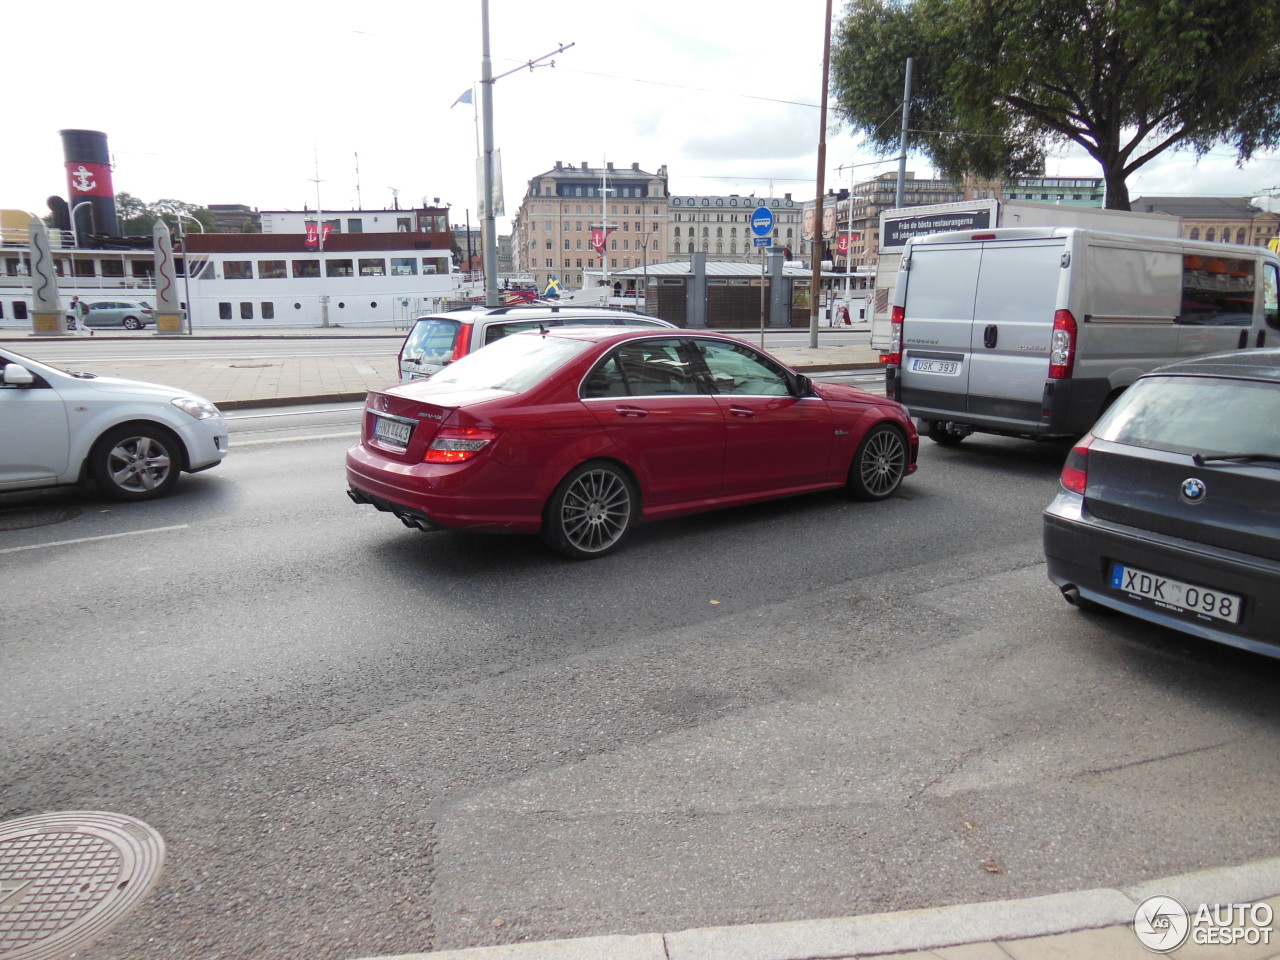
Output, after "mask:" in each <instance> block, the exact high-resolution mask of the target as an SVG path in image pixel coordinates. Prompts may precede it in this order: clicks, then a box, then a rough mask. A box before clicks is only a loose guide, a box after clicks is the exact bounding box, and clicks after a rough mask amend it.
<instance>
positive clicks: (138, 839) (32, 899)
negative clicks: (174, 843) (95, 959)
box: [0, 811, 164, 960]
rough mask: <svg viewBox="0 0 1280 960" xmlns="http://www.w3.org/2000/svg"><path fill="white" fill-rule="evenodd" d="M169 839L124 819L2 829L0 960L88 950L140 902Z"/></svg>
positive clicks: (84, 815) (89, 816) (52, 819)
mask: <svg viewBox="0 0 1280 960" xmlns="http://www.w3.org/2000/svg"><path fill="white" fill-rule="evenodd" d="M163 862H164V840H162V839H161V837H160V834H158V833H156V832H155V831H154V830H152V829H151V828H150V827H148V826H147V825H146V824H145V823H143V822H142V821H141V820H134V819H132V818H131V817H125V816H121V815H120V814H118V813H100V812H96V811H77V812H71V813H47V814H42V815H40V816H36V817H23V818H22V819H20V820H10V821H8V822H6V823H0V960H52V958H55V957H63V956H65V955H66V954H68V953H70V952H71V951H72V950H78V949H81V948H83V947H86V946H88V944H89V942H90V941H92V940H95V939H97V938H98V937H100V936H102V934H104V933H105V932H106V931H107V930H108V929H109V928H110V927H112V926H113V925H114V924H116V923H118V922H119V921H120V920H121V919H123V918H124V916H125V914H127V913H128V912H129V911H130V910H132V909H133V908H134V907H136V906H137V905H138V904H139V903H141V902H142V900H143V898H144V897H145V896H146V895H147V893H148V891H150V889H151V887H152V885H154V884H155V882H156V879H157V878H158V877H159V876H160V866H161V864H162V863H163Z"/></svg>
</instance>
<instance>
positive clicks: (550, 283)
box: [542, 273, 564, 299]
mask: <svg viewBox="0 0 1280 960" xmlns="http://www.w3.org/2000/svg"><path fill="white" fill-rule="evenodd" d="M562 293H564V287H562V286H560V281H559V280H557V279H556V275H555V274H554V273H553V274H551V276H549V277H547V289H545V290H543V291H542V295H543V296H544V297H551V298H552V299H554V298H556V297H558V296H560V294H562Z"/></svg>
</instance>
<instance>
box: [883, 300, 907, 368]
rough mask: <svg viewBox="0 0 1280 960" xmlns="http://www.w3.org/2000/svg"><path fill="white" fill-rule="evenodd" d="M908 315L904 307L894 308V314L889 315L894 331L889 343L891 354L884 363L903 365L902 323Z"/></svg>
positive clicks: (886, 355) (889, 353)
mask: <svg viewBox="0 0 1280 960" xmlns="http://www.w3.org/2000/svg"><path fill="white" fill-rule="evenodd" d="M906 315H907V311H906V310H904V309H903V308H902V307H896V306H895V307H894V308H893V313H891V314H890V315H889V323H890V324H891V326H890V330H891V331H892V333H891V337H892V339H891V340H890V343H889V352H888V353H887V354H885V357H884V362H885V363H891V364H893V365H894V366H901V365H902V321H903V318H905V317H906Z"/></svg>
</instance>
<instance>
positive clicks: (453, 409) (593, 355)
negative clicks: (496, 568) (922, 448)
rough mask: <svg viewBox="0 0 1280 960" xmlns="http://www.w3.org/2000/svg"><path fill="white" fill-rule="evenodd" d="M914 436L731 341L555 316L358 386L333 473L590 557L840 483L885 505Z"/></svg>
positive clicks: (888, 406)
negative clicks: (666, 521)
mask: <svg viewBox="0 0 1280 960" xmlns="http://www.w3.org/2000/svg"><path fill="white" fill-rule="evenodd" d="M918 446H919V438H918V437H917V435H916V431H915V428H914V426H913V425H912V423H911V420H910V418H908V417H907V415H906V412H905V411H904V410H903V408H902V407H901V406H899V405H898V404H896V403H893V402H892V401H886V400H884V399H883V398H880V397H877V396H874V395H872V394H869V393H865V392H863V391H861V390H858V389H856V388H854V387H850V386H845V385H837V384H830V383H814V382H812V381H810V380H809V378H808V377H805V376H802V375H801V374H798V373H796V372H795V371H794V370H791V369H790V368H788V367H786V366H784V365H783V364H782V363H780V362H779V361H777V360H775V359H774V358H773V357H771V356H769V355H768V354H767V353H764V352H763V351H761V350H758V349H756V348H755V347H753V346H751V345H750V344H748V343H746V342H744V341H742V340H738V339H736V338H733V337H729V336H724V335H718V334H712V333H699V334H691V333H688V332H686V331H679V330H653V329H629V330H619V329H618V328H617V327H599V326H596V327H576V326H555V327H550V328H545V329H543V330H542V331H535V332H526V333H518V334H516V335H514V336H510V337H505V338H503V339H500V340H498V341H497V342H495V343H492V344H490V345H489V346H487V347H485V348H484V349H482V350H479V351H477V352H475V353H473V354H471V355H469V356H466V357H463V358H462V359H461V360H458V361H457V362H455V363H453V364H452V365H451V366H449V367H448V368H447V369H445V370H443V371H441V372H440V373H437V374H436V375H435V376H433V377H431V378H430V379H428V380H425V381H417V382H412V383H404V384H399V385H395V386H391V387H387V388H385V389H382V390H374V391H371V392H370V393H369V395H368V400H367V402H366V405H365V415H364V425H363V430H362V434H361V438H360V441H359V442H358V443H357V444H355V445H354V446H353V447H351V449H350V450H349V451H348V452H347V481H348V484H349V487H350V489H349V495H350V497H351V499H352V500H354V501H355V502H356V503H360V504H372V505H373V506H375V507H377V508H378V509H379V510H384V511H387V512H390V513H392V514H395V515H396V516H397V517H399V518H400V520H401V521H403V522H404V524H405V525H406V526H408V527H416V528H418V529H420V530H433V529H437V528H442V527H443V528H453V529H459V530H487V531H506V532H513V533H537V534H540V535H541V537H542V539H543V540H544V541H545V542H546V543H547V544H548V545H549V546H550V547H551V548H552V549H554V550H556V551H558V552H560V553H562V554H564V555H565V556H568V557H573V558H576V559H587V558H592V557H600V556H604V555H605V554H607V553H609V552H610V551H612V550H614V549H615V548H617V547H618V545H619V544H621V543H622V542H623V540H624V539H625V538H626V536H627V533H628V532H629V531H630V530H631V529H632V527H633V526H634V525H635V523H636V522H637V521H640V520H658V519H663V518H667V517H675V516H680V515H682V514H690V513H696V512H700V511H704V510H713V509H717V508H721V507H731V506H737V505H739V504H746V503H753V502H755V501H759V500H768V499H772V498H776V497H785V496H791V495H794V494H801V493H809V492H813V491H818V490H834V489H841V488H843V489H844V490H846V491H848V493H849V494H851V495H852V496H853V497H855V498H858V499H862V500H882V499H884V498H885V497H888V496H890V495H892V494H893V493H894V492H895V491H897V489H898V487H899V485H900V484H901V483H902V480H903V478H904V477H906V476H908V475H909V474H911V473H913V472H914V471H915V469H916V451H917V449H918Z"/></svg>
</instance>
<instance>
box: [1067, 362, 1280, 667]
mask: <svg viewBox="0 0 1280 960" xmlns="http://www.w3.org/2000/svg"><path fill="white" fill-rule="evenodd" d="M1277 423H1280V349H1275V348H1267V349H1264V350H1252V351H1243V352H1234V351H1233V352H1230V353H1218V354H1212V355H1210V356H1207V357H1200V358H1194V359H1191V360H1183V361H1179V362H1177V363H1172V364H1169V365H1168V366H1165V367H1161V368H1159V369H1157V370H1155V371H1153V372H1151V373H1149V374H1147V375H1146V376H1144V377H1142V378H1141V379H1139V380H1138V381H1137V382H1136V383H1135V384H1134V385H1133V386H1132V387H1130V388H1129V390H1128V391H1127V392H1126V393H1125V394H1124V395H1123V396H1122V397H1121V398H1120V399H1119V400H1118V401H1117V402H1116V403H1115V405H1114V406H1112V407H1111V409H1110V410H1109V411H1108V412H1107V413H1106V414H1105V415H1104V416H1103V417H1102V419H1101V420H1099V421H1098V423H1097V424H1096V425H1095V426H1094V427H1093V429H1092V430H1091V431H1090V432H1089V433H1088V434H1087V435H1086V436H1085V437H1084V438H1083V439H1082V440H1081V441H1080V442H1079V443H1078V444H1076V446H1075V447H1074V449H1072V451H1071V453H1070V455H1069V456H1068V458H1067V462H1066V465H1065V466H1064V467H1063V469H1062V480H1061V489H1060V490H1059V492H1058V495H1057V497H1055V498H1054V500H1053V502H1052V503H1051V504H1050V505H1049V507H1048V509H1047V510H1046V511H1045V514H1044V550H1045V557H1046V559H1047V561H1048V573H1049V579H1050V580H1052V581H1053V582H1054V583H1055V584H1057V585H1058V587H1059V588H1060V589H1061V590H1062V593H1063V595H1064V596H1065V597H1066V598H1067V600H1068V601H1070V602H1072V603H1074V604H1075V605H1076V606H1078V607H1081V608H1085V609H1098V608H1108V609H1111V610H1119V611H1121V612H1123V613H1127V614H1129V615H1131V616H1135V617H1140V618H1142V619H1144V620H1149V621H1151V622H1152V623H1159V624H1162V625H1164V626H1166V627H1170V628H1172V629H1174V630H1180V631H1182V632H1184V633H1189V634H1193V635H1195V636H1198V637H1203V638H1204V639H1206V640H1214V641H1217V642H1219V643H1225V644H1229V645H1231V646H1235V647H1242V648H1244V649H1246V650H1253V651H1256V652H1258V653H1263V654H1266V655H1267V656H1272V657H1277V656H1280V430H1277V428H1276V424H1277Z"/></svg>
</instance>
